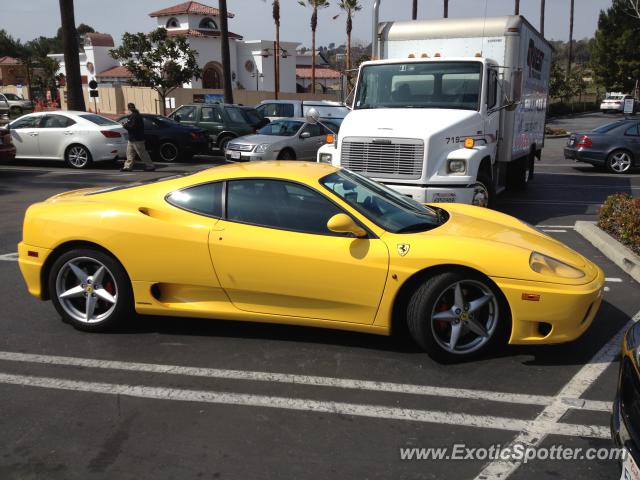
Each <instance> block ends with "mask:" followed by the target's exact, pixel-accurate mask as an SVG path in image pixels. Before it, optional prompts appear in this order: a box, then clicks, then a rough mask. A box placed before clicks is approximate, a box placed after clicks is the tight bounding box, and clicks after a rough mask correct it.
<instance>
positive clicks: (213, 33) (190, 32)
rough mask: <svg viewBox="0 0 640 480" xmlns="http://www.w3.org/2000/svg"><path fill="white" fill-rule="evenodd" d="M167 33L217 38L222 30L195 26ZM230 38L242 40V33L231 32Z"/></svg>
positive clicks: (174, 35)
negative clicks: (195, 27)
mask: <svg viewBox="0 0 640 480" xmlns="http://www.w3.org/2000/svg"><path fill="white" fill-rule="evenodd" d="M167 34H169V35H171V36H172V37H177V36H178V35H184V36H185V37H210V38H216V37H219V36H220V31H218V30H197V29H194V28H190V29H186V28H184V29H181V30H174V29H171V30H167ZM229 38H233V39H236V40H242V35H238V34H237V33H233V32H229Z"/></svg>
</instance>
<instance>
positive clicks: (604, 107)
mask: <svg viewBox="0 0 640 480" xmlns="http://www.w3.org/2000/svg"><path fill="white" fill-rule="evenodd" d="M600 111H602V112H622V111H624V105H617V104H615V103H603V104H601V105H600Z"/></svg>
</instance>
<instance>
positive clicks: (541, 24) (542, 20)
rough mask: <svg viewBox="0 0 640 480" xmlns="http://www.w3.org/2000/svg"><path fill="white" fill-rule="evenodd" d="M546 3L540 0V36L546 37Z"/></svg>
mask: <svg viewBox="0 0 640 480" xmlns="http://www.w3.org/2000/svg"><path fill="white" fill-rule="evenodd" d="M544 2H545V0H540V35H542V36H543V37H544Z"/></svg>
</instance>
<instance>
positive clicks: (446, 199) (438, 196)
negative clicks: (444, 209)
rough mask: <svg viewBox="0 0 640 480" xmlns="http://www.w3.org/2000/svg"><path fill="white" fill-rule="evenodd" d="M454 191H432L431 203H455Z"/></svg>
mask: <svg viewBox="0 0 640 480" xmlns="http://www.w3.org/2000/svg"><path fill="white" fill-rule="evenodd" d="M455 201H456V194H455V193H434V194H433V203H455Z"/></svg>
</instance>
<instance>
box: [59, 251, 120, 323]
mask: <svg viewBox="0 0 640 480" xmlns="http://www.w3.org/2000/svg"><path fill="white" fill-rule="evenodd" d="M56 295H57V297H58V301H59V302H60V305H61V306H62V308H63V309H64V311H65V312H66V313H67V314H68V315H69V316H70V317H71V318H73V319H74V320H77V321H78V322H82V323H99V322H102V321H104V320H106V319H107V318H109V316H110V315H111V314H112V313H113V311H114V310H115V308H116V305H117V304H118V285H117V284H116V280H115V277H114V276H113V274H112V273H111V271H110V270H109V269H108V268H107V267H106V266H105V265H104V264H102V263H101V262H99V261H98V260H96V259H95V258H90V257H77V258H73V259H71V260H69V261H68V262H67V263H65V264H64V265H63V266H62V268H60V270H59V271H58V275H57V277H56Z"/></svg>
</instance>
